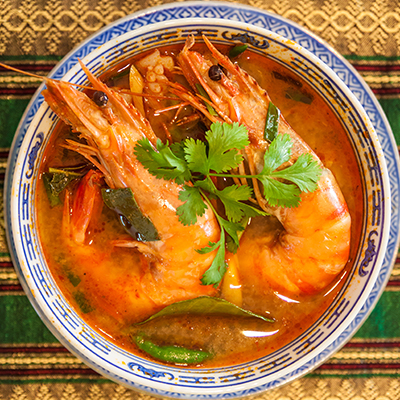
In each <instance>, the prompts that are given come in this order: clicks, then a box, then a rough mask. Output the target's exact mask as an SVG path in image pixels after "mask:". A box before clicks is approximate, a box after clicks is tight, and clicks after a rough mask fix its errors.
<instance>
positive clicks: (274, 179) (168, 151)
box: [135, 108, 321, 286]
mask: <svg viewBox="0 0 400 400" xmlns="http://www.w3.org/2000/svg"><path fill="white" fill-rule="evenodd" d="M273 110H274V115H275V118H273V119H274V121H272V122H271V123H270V124H269V128H270V129H269V130H270V131H272V133H273V135H270V138H271V143H270V145H269V148H268V149H267V151H266V152H265V155H264V167H263V169H262V171H261V172H260V173H259V174H257V175H234V174H232V173H231V170H234V169H236V168H238V166H239V165H240V164H241V163H242V161H243V156H242V155H241V154H240V150H243V149H244V148H245V147H246V146H248V145H249V139H248V132H247V129H246V127H245V126H243V125H239V124H238V123H233V124H232V125H229V124H227V123H223V124H220V123H214V124H212V125H211V126H210V130H209V131H208V132H206V137H205V141H204V142H203V141H200V140H195V139H192V138H190V139H186V140H185V141H183V142H181V143H175V144H172V145H169V144H168V143H167V144H163V143H161V141H158V142H157V144H156V149H154V148H153V146H152V145H151V144H150V142H149V141H148V140H147V139H143V140H140V141H139V142H138V143H137V145H136V146H135V154H136V157H137V159H138V160H139V161H140V162H141V163H142V164H143V165H144V167H145V168H147V169H148V170H149V172H150V173H151V174H153V175H154V176H156V177H158V178H162V179H166V180H175V181H176V182H177V183H178V184H182V189H181V191H180V193H179V199H180V200H181V201H182V203H183V204H182V205H180V206H179V207H178V208H177V214H178V216H179V221H180V222H181V223H182V224H183V225H192V224H195V223H196V222H197V218H198V217H201V216H202V215H204V213H205V211H206V209H207V208H210V209H211V210H212V211H213V212H214V214H215V216H216V218H217V221H218V223H219V225H220V228H221V236H220V238H219V240H218V241H217V242H215V243H213V242H210V243H209V244H208V246H206V247H204V248H202V249H198V250H197V251H198V252H199V253H201V254H205V253H210V252H212V251H216V255H215V258H214V260H213V262H212V264H211V266H210V268H209V269H208V270H207V271H206V272H205V273H204V275H203V277H202V279H201V281H202V283H203V284H204V285H214V286H218V284H219V283H220V281H221V279H222V278H223V276H224V274H225V271H226V269H227V264H226V261H225V251H226V248H228V249H229V251H231V252H236V251H237V248H238V247H239V238H240V235H241V233H242V232H243V231H244V229H245V225H246V224H247V221H248V220H249V218H250V217H255V216H259V215H266V213H265V212H264V211H261V210H259V209H258V208H256V207H254V206H252V205H250V204H249V203H247V201H248V200H249V199H250V198H251V197H252V195H253V190H252V188H251V187H249V186H246V185H244V186H238V185H230V186H226V187H224V188H223V189H218V188H217V187H216V186H215V184H214V181H213V179H212V177H237V178H246V179H251V178H253V179H254V178H255V179H257V180H259V181H260V182H261V183H262V185H263V191H264V196H265V199H266V200H267V202H268V203H269V205H270V206H272V207H274V206H283V207H296V206H298V204H299V203H300V194H301V192H311V191H313V190H315V189H316V188H317V184H316V182H317V181H318V179H319V177H320V175H321V169H320V167H319V165H318V162H317V161H315V160H314V159H313V158H312V156H311V155H310V154H304V155H301V156H300V157H299V158H298V159H297V160H296V161H295V162H294V163H293V164H292V165H290V166H288V167H285V164H286V163H288V162H289V161H290V158H291V148H292V146H293V143H292V141H291V138H290V136H289V135H287V134H285V135H283V136H281V135H277V123H278V121H279V110H277V109H276V108H275V109H273ZM271 126H272V128H271ZM269 133H271V132H269ZM212 199H218V200H219V201H220V202H221V204H222V205H223V206H224V211H225V212H224V215H223V216H222V215H220V214H219V213H218V212H217V211H216V210H215V208H214V207H213V204H212V202H211V200H212Z"/></svg>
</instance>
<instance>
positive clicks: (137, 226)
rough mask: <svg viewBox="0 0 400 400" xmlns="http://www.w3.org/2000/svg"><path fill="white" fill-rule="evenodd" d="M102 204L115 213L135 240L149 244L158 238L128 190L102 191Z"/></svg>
mask: <svg viewBox="0 0 400 400" xmlns="http://www.w3.org/2000/svg"><path fill="white" fill-rule="evenodd" d="M101 195H102V197H103V200H104V204H105V205H106V206H107V207H108V208H110V209H111V210H113V211H115V212H116V213H117V214H118V216H119V219H120V222H121V224H122V225H123V227H124V228H125V230H126V231H127V232H128V233H129V234H130V235H131V236H133V237H134V238H135V239H136V240H139V241H144V242H149V241H154V240H159V239H160V237H159V235H158V232H157V230H156V228H155V227H154V225H153V223H152V222H151V220H150V219H149V218H147V217H145V216H144V215H143V213H142V211H141V210H140V208H139V206H138V204H137V203H136V200H135V196H134V195H133V192H132V190H131V189H130V188H123V189H102V190H101Z"/></svg>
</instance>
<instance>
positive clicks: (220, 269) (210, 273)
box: [197, 230, 228, 287]
mask: <svg viewBox="0 0 400 400" xmlns="http://www.w3.org/2000/svg"><path fill="white" fill-rule="evenodd" d="M217 248H218V250H217V254H216V255H215V257H214V260H213V262H212V263H211V266H210V267H209V268H208V269H207V271H206V272H204V274H203V276H202V278H201V283H202V284H203V285H214V287H217V286H218V284H219V283H220V282H221V280H222V278H223V276H224V275H225V272H226V270H227V268H228V264H227V263H226V261H225V233H224V231H223V230H221V237H220V239H219V241H218V242H216V243H210V244H209V247H203V248H202V249H199V250H197V251H198V253H200V254H205V253H210V252H211V251H214V250H216V249H217Z"/></svg>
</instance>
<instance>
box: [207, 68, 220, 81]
mask: <svg viewBox="0 0 400 400" xmlns="http://www.w3.org/2000/svg"><path fill="white" fill-rule="evenodd" d="M222 72H223V71H222V68H221V67H220V66H219V65H218V64H217V65H212V66H211V67H210V69H209V70H208V76H209V77H210V79H211V80H212V81H219V80H220V79H221V77H222Z"/></svg>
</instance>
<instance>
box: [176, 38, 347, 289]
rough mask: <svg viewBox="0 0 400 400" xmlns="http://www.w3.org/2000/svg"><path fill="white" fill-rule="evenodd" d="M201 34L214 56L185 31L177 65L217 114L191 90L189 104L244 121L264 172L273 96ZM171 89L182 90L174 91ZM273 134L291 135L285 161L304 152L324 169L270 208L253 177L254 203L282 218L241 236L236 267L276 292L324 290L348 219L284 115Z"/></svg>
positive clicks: (343, 259)
mask: <svg viewBox="0 0 400 400" xmlns="http://www.w3.org/2000/svg"><path fill="white" fill-rule="evenodd" d="M203 39H204V41H205V43H206V45H207V47H208V49H209V51H210V53H211V56H210V55H203V54H200V53H199V52H197V51H193V50H191V48H192V46H193V45H194V38H193V37H189V38H188V39H187V41H186V44H185V46H184V48H183V50H182V51H181V52H180V54H179V55H178V63H179V64H180V65H181V68H182V71H183V73H184V75H185V77H186V79H187V81H188V82H189V83H190V85H191V86H192V87H193V88H194V89H195V88H196V85H197V84H200V85H201V86H202V87H203V88H204V90H205V91H206V92H207V94H208V96H209V99H210V104H211V105H212V107H213V108H214V109H215V110H216V112H217V113H218V115H217V116H210V115H209V113H208V112H207V111H205V107H204V105H202V104H200V103H201V102H199V101H198V100H197V101H196V100H194V97H193V96H192V97H191V98H192V104H193V105H194V106H195V107H196V108H197V109H198V110H200V111H201V112H202V113H203V114H204V115H205V116H206V117H207V118H209V119H210V120H211V118H212V121H221V122H223V121H224V122H228V123H232V122H239V123H240V124H243V125H245V126H246V127H247V129H248V135H249V141H250V144H249V146H247V148H246V149H245V154H244V156H245V158H246V161H247V168H248V169H249V170H250V173H251V174H252V175H253V174H255V173H258V172H260V171H261V170H262V168H263V155H264V153H265V151H266V149H267V148H268V142H267V141H266V140H265V139H264V127H265V121H266V116H267V111H268V106H269V103H270V101H271V99H270V97H269V95H268V93H267V91H266V90H264V89H263V88H261V87H260V86H259V85H258V83H257V82H256V80H255V79H254V78H252V77H251V76H249V74H248V73H247V72H245V71H244V70H242V69H241V68H240V67H239V66H237V65H235V64H234V63H233V62H232V61H231V60H230V59H229V58H228V57H226V56H224V55H223V54H221V53H220V52H219V51H218V50H217V49H216V48H215V47H214V46H213V45H212V44H211V43H210V41H209V40H208V39H207V38H206V37H204V36H203ZM217 64H218V65H219V66H221V67H222V68H221V69H222V73H221V78H220V79H219V80H216V81H215V80H212V79H211V78H210V77H209V75H208V71H209V69H210V67H211V66H213V65H217ZM174 93H176V94H179V90H174ZM189 97H190V95H189V94H187V93H184V94H182V98H185V99H188V98H189ZM203 100H204V98H203ZM278 134H279V135H284V134H288V135H289V136H290V138H291V140H292V142H293V146H292V154H291V160H290V163H293V162H294V161H295V160H296V159H297V158H298V157H299V156H300V155H301V154H303V153H309V154H311V155H312V157H313V158H314V159H315V160H316V161H317V162H318V163H319V165H320V166H321V168H322V175H321V178H320V179H319V181H318V187H317V189H316V190H315V191H314V192H312V193H302V195H301V202H300V205H299V206H298V207H296V208H284V207H271V206H270V205H269V204H268V201H267V200H266V199H264V198H263V197H262V195H261V191H260V189H259V187H258V183H257V181H255V180H254V181H253V188H254V193H255V196H256V199H257V202H258V204H259V205H260V207H261V208H263V209H264V210H265V211H267V212H268V213H269V214H270V215H272V216H274V217H276V218H277V220H278V221H279V222H280V224H279V225H278V226H277V227H276V228H274V229H273V230H272V232H270V234H269V235H266V236H263V237H261V236H258V237H251V238H250V237H249V235H246V234H244V235H243V238H242V241H241V245H240V249H239V264H240V265H239V271H240V275H241V276H243V277H245V276H250V275H254V276H256V277H257V278H255V280H258V281H261V282H263V284H267V285H269V286H270V287H271V288H272V289H273V290H276V291H280V292H284V293H286V294H292V295H293V294H294V295H299V294H313V293H316V292H319V291H321V290H322V289H324V288H326V287H327V286H328V285H329V284H330V283H331V282H332V281H333V280H334V279H335V277H336V276H337V275H338V274H339V273H340V272H341V271H342V270H343V268H344V267H345V265H346V263H347V261H348V258H349V251H350V233H351V232H350V230H351V217H350V213H349V209H348V207H347V204H346V201H345V199H344V197H343V194H342V192H341V190H340V188H339V186H338V184H337V182H336V180H335V177H334V176H333V174H332V172H331V171H330V170H329V169H328V168H325V167H324V165H323V163H322V162H321V160H320V159H319V158H318V156H317V155H316V154H315V153H314V152H313V150H312V149H311V148H310V147H309V146H308V144H307V143H306V142H305V141H304V140H303V139H302V138H301V137H300V136H299V135H298V134H297V133H296V132H295V131H294V130H293V128H292V127H291V126H290V125H289V124H288V122H287V121H286V120H285V118H284V117H283V116H282V115H281V116H280V118H279V128H278Z"/></svg>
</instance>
